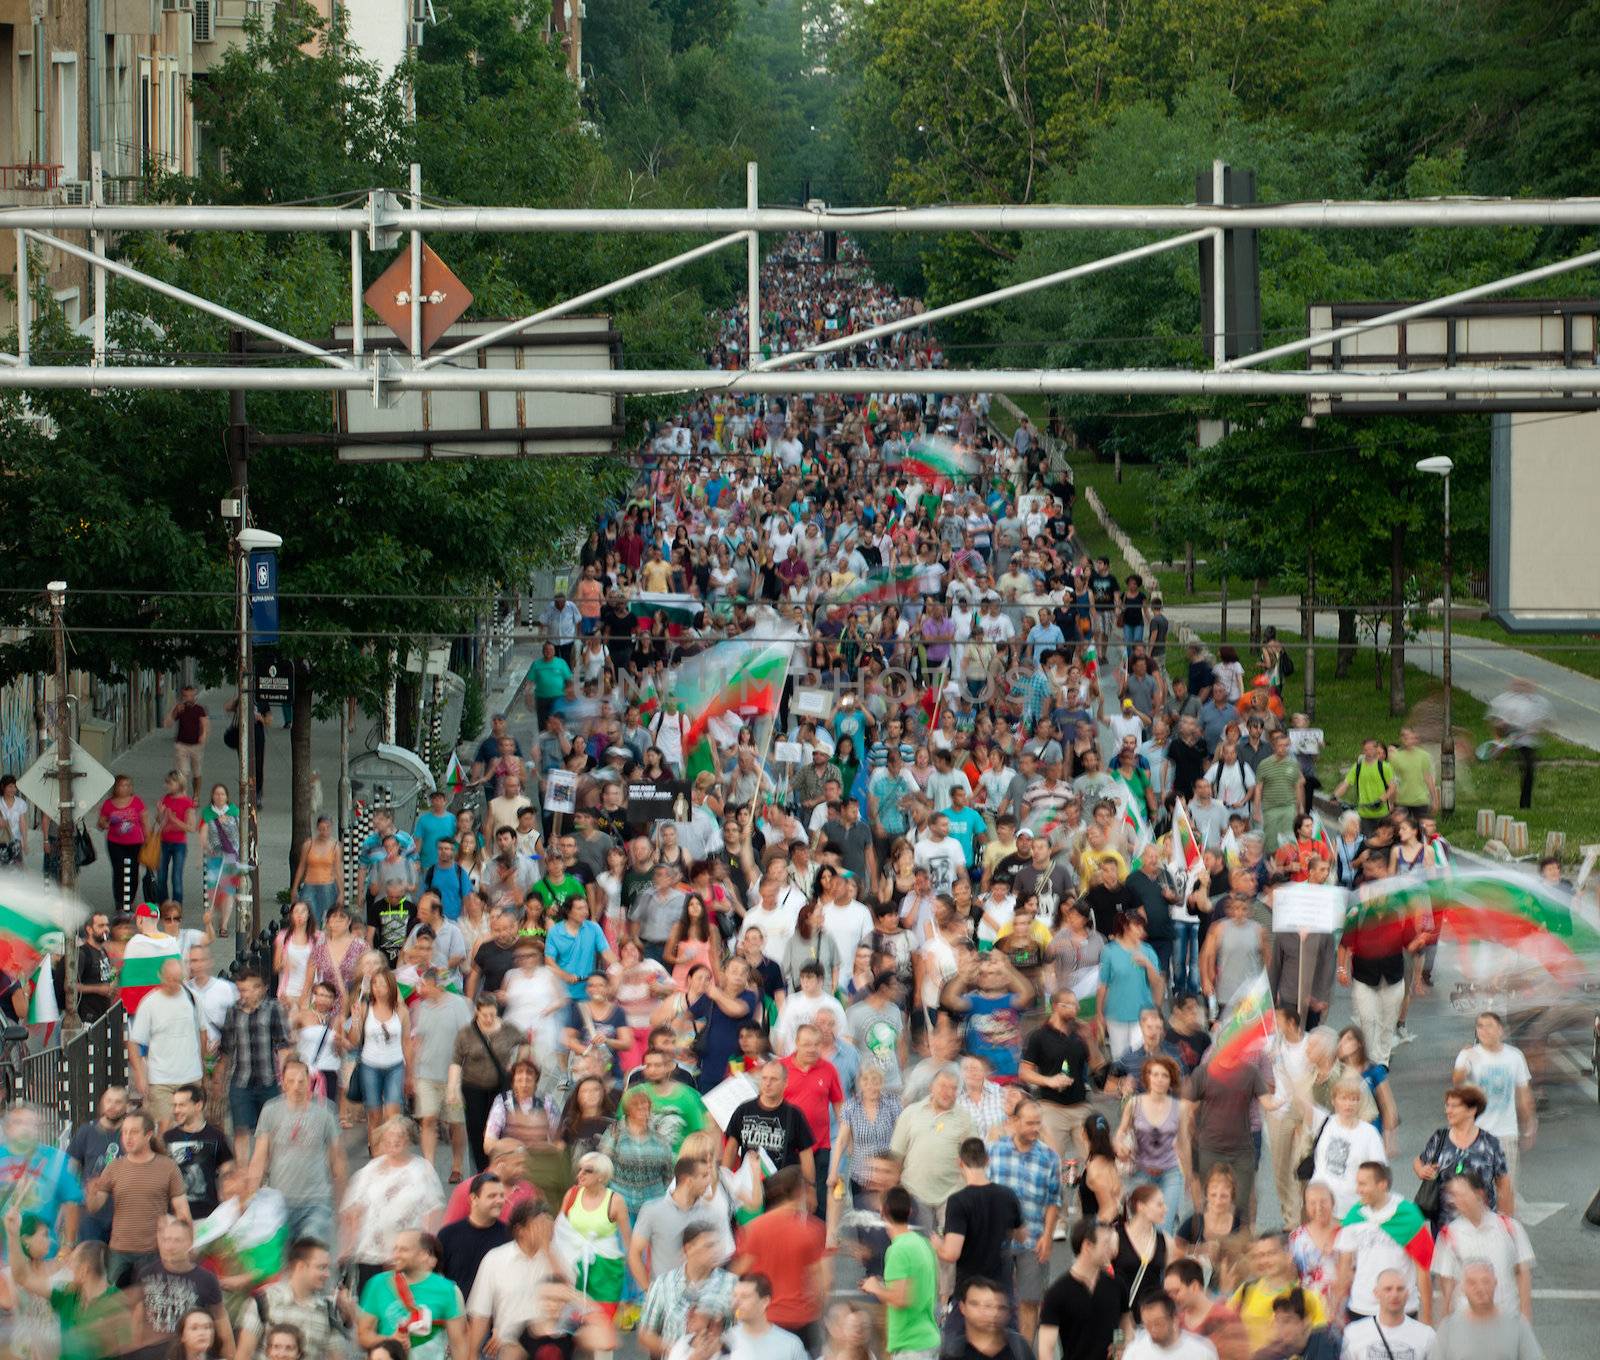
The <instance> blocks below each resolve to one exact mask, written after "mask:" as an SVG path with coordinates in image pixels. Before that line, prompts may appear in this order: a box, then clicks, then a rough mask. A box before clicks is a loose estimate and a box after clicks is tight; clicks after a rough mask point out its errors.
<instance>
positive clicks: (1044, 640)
mask: <svg viewBox="0 0 1600 1360" xmlns="http://www.w3.org/2000/svg"><path fill="white" fill-rule="evenodd" d="M1066 643H1067V635H1066V634H1065V633H1063V632H1062V631H1061V629H1060V628H1059V627H1058V626H1057V625H1056V624H1053V623H1052V624H1050V625H1049V626H1048V627H1046V626H1045V625H1044V624H1042V623H1036V624H1034V625H1033V627H1032V628H1030V629H1028V646H1029V647H1030V648H1032V650H1033V662H1034V665H1036V666H1037V665H1039V664H1041V663H1042V662H1043V661H1044V658H1045V653H1046V652H1052V651H1054V650H1055V649H1056V648H1057V647H1064V646H1066Z"/></svg>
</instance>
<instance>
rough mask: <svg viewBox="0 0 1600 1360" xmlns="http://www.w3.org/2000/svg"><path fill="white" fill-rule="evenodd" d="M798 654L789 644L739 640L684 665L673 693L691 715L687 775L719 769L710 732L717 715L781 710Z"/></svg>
mask: <svg viewBox="0 0 1600 1360" xmlns="http://www.w3.org/2000/svg"><path fill="white" fill-rule="evenodd" d="M793 654H794V650H793V647H792V646H791V645H790V644H789V643H787V642H770V641H759V640H752V639H748V638H735V639H731V640H730V641H727V642H719V643H718V644H717V645H716V646H715V647H712V648H710V649H708V650H707V651H704V652H701V653H700V655H699V656H696V657H691V658H690V659H689V660H688V661H686V662H685V663H684V664H683V666H682V668H681V669H680V670H679V671H678V683H677V686H676V688H675V690H674V692H673V694H674V697H675V698H676V699H677V700H678V702H679V703H680V704H681V705H682V706H683V711H684V713H685V714H686V715H687V716H688V719H689V726H688V728H687V729H686V730H685V731H684V734H683V753H684V757H683V758H684V773H685V776H686V777H687V778H689V779H693V778H694V777H695V776H696V775H697V774H699V773H700V771H702V770H712V769H714V768H715V765H716V755H715V752H714V750H713V748H712V744H711V733H710V730H709V729H710V724H711V722H712V720H713V719H715V718H720V717H726V716H728V715H730V714H733V715H736V716H738V717H740V718H744V719H749V718H753V717H754V718H760V717H770V716H772V715H773V714H775V713H777V711H778V704H779V703H780V702H781V701H782V699H783V687H784V684H785V682H786V681H787V680H788V678H789V661H790V658H791V657H792V656H793Z"/></svg>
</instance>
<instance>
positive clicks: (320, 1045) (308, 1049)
mask: <svg viewBox="0 0 1600 1360" xmlns="http://www.w3.org/2000/svg"><path fill="white" fill-rule="evenodd" d="M294 1048H295V1052H296V1054H298V1055H299V1058H300V1060H301V1061H302V1062H303V1063H305V1065H306V1066H307V1067H309V1068H310V1069H311V1070H312V1071H313V1072H337V1071H338V1070H339V1065H340V1058H339V1046H338V1045H337V1044H336V1043H334V1035H333V1033H332V1031H331V1029H330V1027H329V1026H328V1025H306V1026H304V1027H303V1028H302V1029H301V1030H300V1032H299V1033H298V1034H296V1035H295V1036H294Z"/></svg>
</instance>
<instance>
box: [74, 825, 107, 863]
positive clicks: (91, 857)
mask: <svg viewBox="0 0 1600 1360" xmlns="http://www.w3.org/2000/svg"><path fill="white" fill-rule="evenodd" d="M72 853H73V857H74V858H75V859H76V860H77V861H78V868H80V869H82V868H84V867H86V866H87V865H90V864H93V863H94V862H95V861H96V860H97V859H99V858H100V852H99V851H98V850H96V849H95V848H94V837H93V836H91V835H90V834H89V828H88V827H86V826H81V825H80V826H79V827H78V828H77V830H75V831H74V832H73V833H72Z"/></svg>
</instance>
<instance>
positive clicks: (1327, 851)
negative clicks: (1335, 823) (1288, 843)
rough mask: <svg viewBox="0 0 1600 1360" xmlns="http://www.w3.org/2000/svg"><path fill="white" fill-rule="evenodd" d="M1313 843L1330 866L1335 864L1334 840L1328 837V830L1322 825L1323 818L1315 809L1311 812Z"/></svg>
mask: <svg viewBox="0 0 1600 1360" xmlns="http://www.w3.org/2000/svg"><path fill="white" fill-rule="evenodd" d="M1311 843H1312V845H1314V846H1315V847H1316V851H1317V853H1318V854H1319V855H1321V856H1322V858H1323V859H1325V860H1327V861H1328V863H1329V864H1332V863H1334V862H1335V860H1334V852H1333V838H1332V837H1331V836H1329V835H1328V828H1327V827H1325V826H1323V824H1322V816H1321V814H1320V813H1318V812H1317V811H1316V809H1315V808H1313V809H1312V812H1311Z"/></svg>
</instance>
